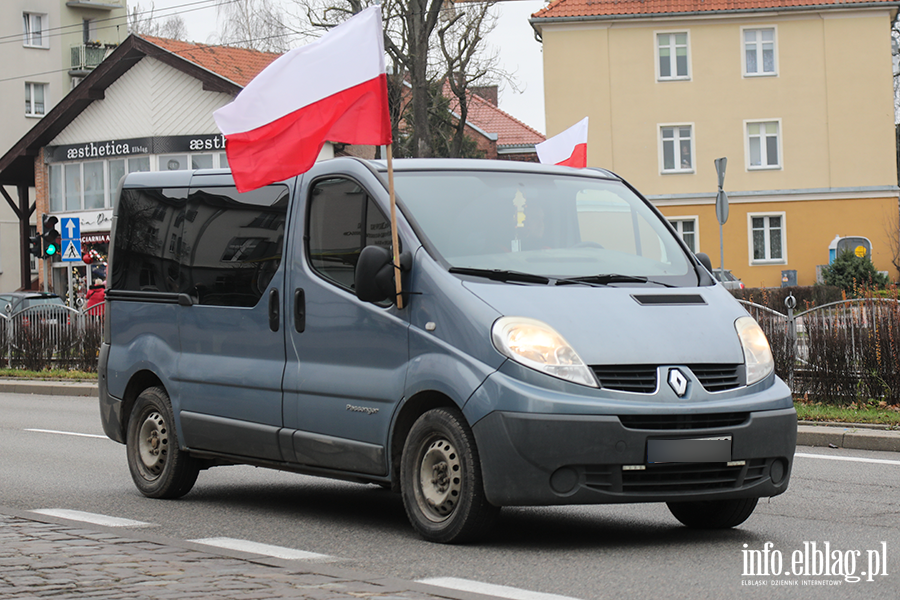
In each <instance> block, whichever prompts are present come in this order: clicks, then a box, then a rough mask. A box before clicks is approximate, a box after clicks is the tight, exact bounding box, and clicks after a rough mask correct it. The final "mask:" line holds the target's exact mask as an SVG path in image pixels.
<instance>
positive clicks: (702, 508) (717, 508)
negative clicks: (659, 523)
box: [666, 498, 759, 529]
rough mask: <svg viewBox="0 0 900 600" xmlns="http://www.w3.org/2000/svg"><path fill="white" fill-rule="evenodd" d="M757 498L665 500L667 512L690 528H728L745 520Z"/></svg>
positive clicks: (753, 507)
mask: <svg viewBox="0 0 900 600" xmlns="http://www.w3.org/2000/svg"><path fill="white" fill-rule="evenodd" d="M758 501H759V498H739V499H737V500H711V501H707V502H667V503H666V505H667V506H668V507H669V512H671V513H672V515H673V516H674V517H675V518H676V519H678V520H679V521H681V522H682V523H683V524H684V525H687V526H688V527H691V528H692V529H730V528H731V527H737V526H738V525H740V524H741V523H743V522H744V521H746V520H747V519H748V518H749V517H750V515H751V514H753V509H755V508H756V503H757V502H758Z"/></svg>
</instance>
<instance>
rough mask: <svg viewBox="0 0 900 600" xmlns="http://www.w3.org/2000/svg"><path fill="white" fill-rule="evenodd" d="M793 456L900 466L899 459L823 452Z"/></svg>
mask: <svg viewBox="0 0 900 600" xmlns="http://www.w3.org/2000/svg"><path fill="white" fill-rule="evenodd" d="M794 456H799V457H801V458H821V459H822V460H846V461H850V462H864V463H873V464H876V465H897V466H900V460H885V459H883V458H859V457H856V456H826V455H824V454H803V453H800V452H798V453H796V454H794Z"/></svg>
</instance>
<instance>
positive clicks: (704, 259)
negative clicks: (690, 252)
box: [696, 252, 712, 273]
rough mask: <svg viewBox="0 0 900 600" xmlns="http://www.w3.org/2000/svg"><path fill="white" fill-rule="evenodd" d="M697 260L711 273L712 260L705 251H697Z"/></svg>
mask: <svg viewBox="0 0 900 600" xmlns="http://www.w3.org/2000/svg"><path fill="white" fill-rule="evenodd" d="M696 257H697V260H699V261H700V264H701V265H703V266H704V267H706V270H707V271H709V272H710V273H712V261H711V260H709V256H707V254H706V252H698V253H697V254H696Z"/></svg>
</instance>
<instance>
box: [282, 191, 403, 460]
mask: <svg viewBox="0 0 900 600" xmlns="http://www.w3.org/2000/svg"><path fill="white" fill-rule="evenodd" d="M362 179H363V177H362V176H360V177H359V180H362ZM376 185H377V184H376ZM307 202H308V206H307V210H306V223H305V226H304V231H305V238H306V239H305V240H304V239H301V237H300V236H295V237H294V239H293V241H292V242H291V246H292V250H291V256H292V265H291V268H290V273H289V276H288V288H287V289H288V294H289V301H288V305H289V306H290V307H291V308H290V313H291V314H290V316H289V318H288V320H287V323H288V325H287V332H288V340H287V365H286V368H285V375H284V425H285V428H286V429H288V428H289V429H293V430H295V431H293V434H292V440H291V447H292V449H293V451H294V454H295V457H296V461H297V462H299V463H301V464H305V465H311V466H318V467H324V468H330V469H339V470H343V471H350V472H356V473H365V474H372V475H385V474H387V470H386V469H387V458H386V451H385V447H386V444H387V438H388V429H389V426H390V423H391V416H392V414H393V412H394V408H395V407H396V405H397V404H398V403H399V402H400V400H401V398H402V395H403V389H404V383H405V379H406V364H407V359H408V356H409V351H408V324H407V322H406V320H405V319H404V317H403V314H402V311H398V310H397V309H396V307H394V306H390V305H388V304H385V305H382V306H379V305H376V304H370V303H366V302H362V301H360V300H359V299H358V298H357V297H356V295H355V294H354V292H353V275H354V267H355V266H356V261H357V259H358V257H359V253H360V252H361V250H362V248H364V247H365V246H367V245H381V246H385V247H388V248H389V247H390V244H391V228H390V222H389V221H388V219H387V218H386V217H385V212H384V211H382V210H381V209H380V208H379V207H378V204H377V203H376V202H375V200H374V199H373V197H372V195H371V194H369V193H368V192H367V190H366V188H365V187H364V186H363V185H361V184H360V183H359V182H358V180H357V179H354V178H351V177H349V176H346V177H344V176H340V177H335V176H330V177H326V178H321V179H318V180H314V181H313V183H312V184H311V185H310V187H309V192H308V201H307Z"/></svg>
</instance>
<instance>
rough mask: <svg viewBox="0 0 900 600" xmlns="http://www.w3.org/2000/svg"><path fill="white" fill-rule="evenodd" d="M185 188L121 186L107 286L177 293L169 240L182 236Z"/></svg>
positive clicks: (174, 254)
mask: <svg viewBox="0 0 900 600" xmlns="http://www.w3.org/2000/svg"><path fill="white" fill-rule="evenodd" d="M187 192H188V190H187V188H177V189H159V188H155V189H154V188H148V189H124V190H122V195H121V197H120V198H119V204H118V206H117V208H116V220H117V223H116V234H115V236H114V239H113V253H114V256H115V260H114V261H113V263H112V264H113V270H112V274H111V276H110V288H111V289H115V290H125V291H132V292H133V291H145V292H178V291H180V289H179V287H180V285H179V271H180V265H179V262H180V261H179V258H180V257H179V255H178V253H177V248H176V247H175V246H173V245H172V244H170V243H167V241H168V240H171V239H174V240H175V241H176V242H177V241H178V240H180V239H181V219H179V215H182V214H184V205H185V199H186V198H187Z"/></svg>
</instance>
